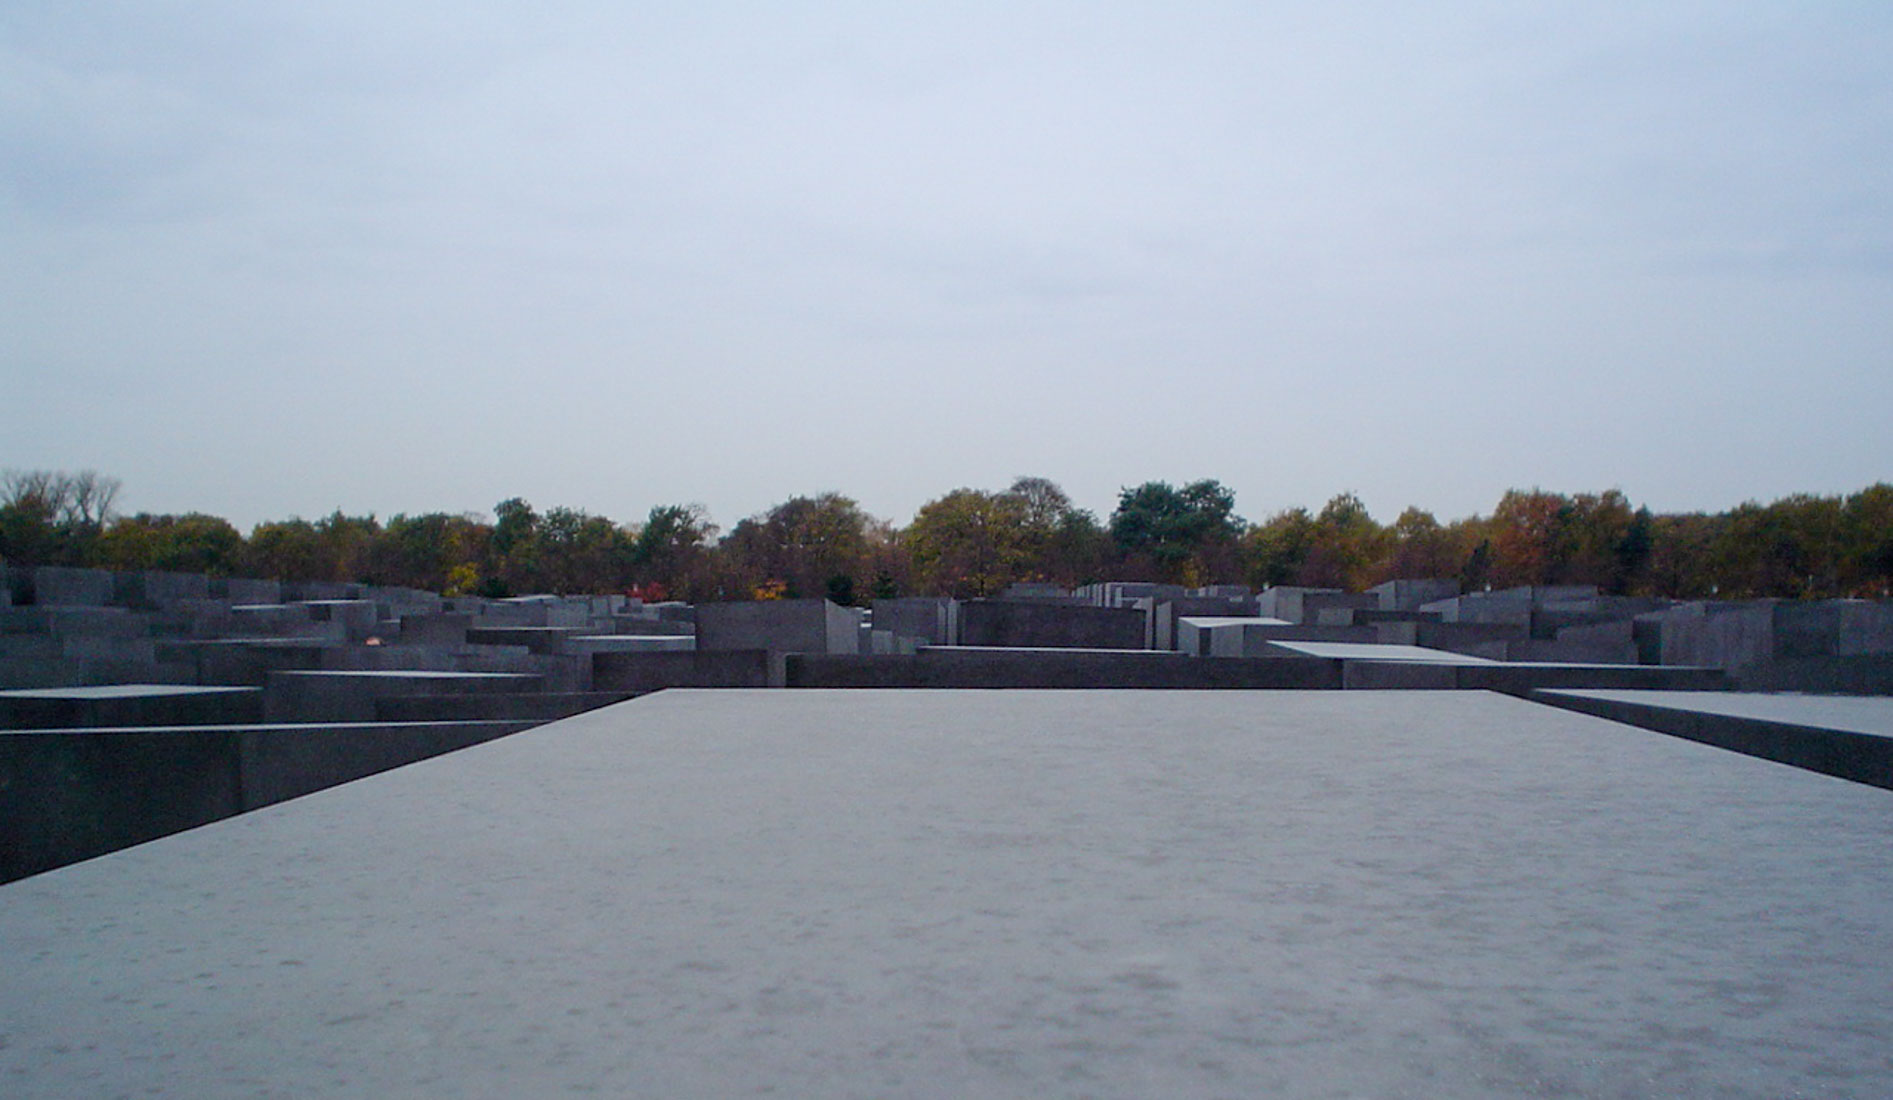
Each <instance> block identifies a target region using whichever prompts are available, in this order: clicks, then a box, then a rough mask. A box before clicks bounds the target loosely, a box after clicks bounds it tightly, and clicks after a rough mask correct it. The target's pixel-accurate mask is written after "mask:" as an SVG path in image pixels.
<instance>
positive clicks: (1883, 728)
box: [1558, 689, 1893, 737]
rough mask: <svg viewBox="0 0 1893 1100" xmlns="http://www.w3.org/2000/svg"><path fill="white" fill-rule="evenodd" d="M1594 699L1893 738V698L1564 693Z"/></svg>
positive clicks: (1727, 692) (1678, 692) (1707, 693)
mask: <svg viewBox="0 0 1893 1100" xmlns="http://www.w3.org/2000/svg"><path fill="white" fill-rule="evenodd" d="M1558 694H1560V695H1581V696H1584V697H1587V698H1591V699H1613V700H1618V701H1621V702H1626V703H1640V704H1642V705H1644V706H1652V707H1668V708H1671V709H1676V710H1690V711H1696V712H1698V713H1702V714H1720V715H1724V716H1727V717H1730V718H1754V719H1758V720H1761V721H1765V722H1792V723H1794V724H1795V725H1798V726H1814V727H1817V728H1819V729H1831V730H1850V731H1852V732H1854V733H1865V734H1872V735H1875V736H1878V737H1893V699H1888V698H1877V697H1874V696H1864V695H1785V694H1784V695H1759V694H1752V693H1748V692H1734V691H1632V690H1615V691H1612V690H1604V689H1596V690H1589V691H1560V692H1558Z"/></svg>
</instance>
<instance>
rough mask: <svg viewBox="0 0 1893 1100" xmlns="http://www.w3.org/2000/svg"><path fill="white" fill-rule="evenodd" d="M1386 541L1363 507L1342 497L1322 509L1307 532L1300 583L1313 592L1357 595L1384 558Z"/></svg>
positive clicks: (1350, 495)
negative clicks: (1342, 591) (1338, 590)
mask: <svg viewBox="0 0 1893 1100" xmlns="http://www.w3.org/2000/svg"><path fill="white" fill-rule="evenodd" d="M1386 543H1387V539H1386V537H1385V534H1384V532H1383V530H1382V528H1381V526H1380V524H1378V523H1376V522H1374V517H1372V516H1370V515H1368V513H1367V506H1366V505H1364V504H1362V503H1361V498H1360V497H1357V496H1355V495H1354V494H1353V493H1342V494H1340V495H1339V496H1336V497H1334V498H1333V499H1332V500H1330V501H1328V503H1327V504H1325V505H1323V506H1322V508H1321V511H1320V513H1319V514H1317V515H1316V516H1315V519H1314V524H1313V527H1312V529H1311V530H1310V531H1309V541H1308V549H1307V554H1306V556H1305V557H1304V559H1303V561H1302V566H1301V578H1300V583H1302V584H1305V585H1312V586H1314V587H1317V588H1344V589H1346V590H1348V591H1350V592H1359V591H1362V590H1363V589H1365V588H1366V587H1367V585H1368V584H1369V583H1370V582H1371V578H1372V577H1373V575H1374V568H1375V566H1376V565H1377V564H1378V563H1379V561H1380V559H1381V558H1382V557H1384V556H1385V554H1386V549H1385V547H1386Z"/></svg>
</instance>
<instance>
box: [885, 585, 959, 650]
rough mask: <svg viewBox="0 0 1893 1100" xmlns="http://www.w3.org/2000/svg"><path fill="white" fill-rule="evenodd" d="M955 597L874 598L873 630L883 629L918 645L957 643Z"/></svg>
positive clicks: (957, 623) (957, 610)
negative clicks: (916, 642) (915, 640)
mask: <svg viewBox="0 0 1893 1100" xmlns="http://www.w3.org/2000/svg"><path fill="white" fill-rule="evenodd" d="M959 610H960V605H959V601H957V600H949V599H935V598H930V597H909V598H904V599H893V600H875V601H874V616H873V622H874V629H876V630H886V631H890V632H892V633H894V634H897V635H901V636H903V637H907V638H914V639H918V640H919V642H920V644H922V645H958V644H959V641H960V637H959V634H960V632H959V625H960V619H959Z"/></svg>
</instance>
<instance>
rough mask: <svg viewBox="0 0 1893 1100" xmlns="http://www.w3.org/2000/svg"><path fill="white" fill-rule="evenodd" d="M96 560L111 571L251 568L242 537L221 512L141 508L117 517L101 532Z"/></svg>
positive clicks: (232, 572) (226, 573)
mask: <svg viewBox="0 0 1893 1100" xmlns="http://www.w3.org/2000/svg"><path fill="white" fill-rule="evenodd" d="M99 548H100V559H99V560H98V562H97V564H100V565H105V566H107V567H109V568H113V569H159V570H164V571H167V572H175V573H211V574H215V575H219V576H234V575H240V574H243V573H246V572H249V571H250V561H249V555H248V553H247V547H246V545H245V544H244V541H243V535H242V534H240V533H239V532H238V531H237V529H236V528H235V527H232V526H230V523H229V521H228V520H225V519H223V518H222V517H220V516H210V515H205V514H203V513H201V512H188V513H186V514H184V515H181V516H169V515H152V514H150V513H147V512H140V513H139V514H137V515H135V516H128V517H123V518H120V519H118V520H116V521H114V522H113V524H112V526H111V527H110V528H109V529H108V530H107V531H106V532H105V534H103V535H102V536H100V539H99Z"/></svg>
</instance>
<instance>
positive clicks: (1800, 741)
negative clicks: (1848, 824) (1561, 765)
mask: <svg viewBox="0 0 1893 1100" xmlns="http://www.w3.org/2000/svg"><path fill="white" fill-rule="evenodd" d="M1531 698H1533V699H1535V700H1537V701H1539V702H1543V703H1549V704H1550V705H1552V706H1556V707H1563V708H1565V709H1568V710H1575V711H1579V712H1582V713H1584V714H1594V715H1598V716H1600V717H1604V718H1609V719H1612V720H1613V721H1618V722H1627V723H1629V724H1631V725H1636V726H1641V727H1643V728H1645V729H1651V730H1657V731H1659V732H1662V733H1667V734H1672V735H1674V736H1677V737H1684V738H1688V739H1689V740H1691V741H1700V742H1702V743H1704V744H1708V745H1715V746H1717V747H1719V748H1724V749H1729V750H1731V751H1733V752H1740V753H1746V754H1748V755H1750V756H1757V757H1760V758H1762V759H1764V760H1773V761H1776V762H1777V763H1782V764H1789V765H1792V766H1794V767H1798V768H1806V769H1808V770H1810V771H1816V772H1821V773H1823V774H1826V775H1832V776H1837V777H1839V778H1842V779H1850V780H1853V781H1854V782H1856V783H1867V784H1871V785H1872V786H1876V787H1885V788H1888V789H1893V699H1888V698H1873V697H1868V696H1821V695H1757V694H1750V693H1746V692H1742V693H1737V692H1719V691H1623V690H1614V691H1613V690H1566V691H1557V690H1545V691H1536V692H1533V693H1532V695H1531Z"/></svg>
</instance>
